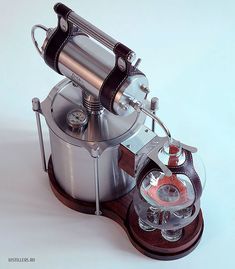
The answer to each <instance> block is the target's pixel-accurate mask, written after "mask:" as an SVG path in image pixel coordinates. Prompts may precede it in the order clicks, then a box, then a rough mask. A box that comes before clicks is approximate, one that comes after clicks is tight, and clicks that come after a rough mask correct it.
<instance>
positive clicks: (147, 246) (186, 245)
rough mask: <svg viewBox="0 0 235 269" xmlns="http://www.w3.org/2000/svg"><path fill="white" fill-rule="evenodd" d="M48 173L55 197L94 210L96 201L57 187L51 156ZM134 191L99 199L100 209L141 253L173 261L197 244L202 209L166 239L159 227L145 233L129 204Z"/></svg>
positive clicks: (86, 210) (70, 204) (83, 210)
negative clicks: (179, 233)
mask: <svg viewBox="0 0 235 269" xmlns="http://www.w3.org/2000/svg"><path fill="white" fill-rule="evenodd" d="M48 175H49V179H50V185H51V188H52V190H53V192H54V194H55V196H56V197H57V198H58V199H59V200H60V201H61V202H62V203H63V204H64V205H66V206H68V207H69V208H71V209H74V210H77V211H79V212H82V213H86V214H94V213H95V203H91V202H85V201H81V200H78V199H74V198H73V197H71V196H70V195H68V194H67V193H65V191H64V190H63V189H62V188H61V187H60V185H59V184H58V182H57V181H56V178H55V175H54V171H53V165H52V160H51V158H50V160H49V164H48ZM134 192H135V188H134V189H133V190H132V191H131V192H129V193H128V194H126V195H124V196H123V197H121V198H119V199H116V200H112V201H108V202H102V203H101V204H100V209H101V211H102V216H105V217H108V218H110V219H112V220H114V221H116V222H117V223H119V224H120V225H121V226H122V228H123V229H124V230H125V231H126V233H127V235H128V237H129V239H130V241H131V243H132V244H133V245H134V247H135V248H137V249H138V250H139V251H140V252H141V253H143V254H144V255H146V256H149V257H151V258H154V259H160V260H173V259H178V258H181V257H183V256H185V255H187V254H188V253H190V252H191V251H192V250H193V249H194V248H195V247H196V246H197V245H198V243H199V241H200V238H201V235H202V232H203V218H202V212H201V211H200V213H199V215H198V216H197V218H196V219H195V220H194V221H193V222H192V223H191V224H190V225H188V226H186V227H185V228H184V229H183V236H182V238H181V239H180V240H178V241H176V242H168V241H166V240H165V239H163V238H162V236H161V233H160V230H156V231H153V232H145V231H143V230H142V229H141V228H140V227H139V224H138V216H137V215H136V213H135V210H134V206H133V203H132V199H133V193H134Z"/></svg>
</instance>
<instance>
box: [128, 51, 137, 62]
mask: <svg viewBox="0 0 235 269" xmlns="http://www.w3.org/2000/svg"><path fill="white" fill-rule="evenodd" d="M135 58H136V54H135V53H134V52H133V51H132V52H131V53H130V54H129V55H128V57H127V61H128V62H129V63H132V62H133V61H134V60H135Z"/></svg>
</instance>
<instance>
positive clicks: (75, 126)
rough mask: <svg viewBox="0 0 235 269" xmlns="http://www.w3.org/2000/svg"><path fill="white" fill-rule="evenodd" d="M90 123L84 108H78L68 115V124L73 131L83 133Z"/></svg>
mask: <svg viewBox="0 0 235 269" xmlns="http://www.w3.org/2000/svg"><path fill="white" fill-rule="evenodd" d="M87 122H88V115H87V112H86V110H85V109H84V108H82V107H81V108H76V109H74V110H72V111H70V112H69V113H68V114H67V124H68V125H69V127H70V128H72V131H75V130H76V131H82V130H84V129H85V127H86V125H87Z"/></svg>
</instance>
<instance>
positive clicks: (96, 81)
mask: <svg viewBox="0 0 235 269" xmlns="http://www.w3.org/2000/svg"><path fill="white" fill-rule="evenodd" d="M114 64H115V57H114V55H112V54H111V53H110V52H109V51H107V50H105V49H104V48H102V47H101V46H99V45H98V44H96V43H95V42H94V41H92V40H91V39H90V38H89V37H87V36H85V35H77V36H73V37H71V38H70V39H69V42H67V44H66V45H65V46H64V48H63V50H62V51H61V53H60V55H59V61H58V67H59V70H60V72H61V73H62V74H64V75H65V76H66V77H68V78H70V79H71V80H72V81H74V82H75V83H77V84H78V85H79V86H80V87H83V88H84V89H86V90H87V91H88V92H89V93H91V94H92V95H93V96H94V97H96V98H98V97H99V91H100V88H101V86H102V84H103V82H104V80H105V79H106V77H107V76H108V74H109V73H110V71H111V70H112V69H113V67H114Z"/></svg>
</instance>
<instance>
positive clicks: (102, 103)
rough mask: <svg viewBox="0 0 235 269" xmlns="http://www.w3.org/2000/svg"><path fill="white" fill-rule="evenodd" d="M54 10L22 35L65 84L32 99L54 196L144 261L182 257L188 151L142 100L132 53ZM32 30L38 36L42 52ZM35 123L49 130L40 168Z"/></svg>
mask: <svg viewBox="0 0 235 269" xmlns="http://www.w3.org/2000/svg"><path fill="white" fill-rule="evenodd" d="M54 10H55V12H56V14H57V16H58V25H57V27H55V28H47V27H45V26H43V25H35V26H33V28H32V32H31V34H32V39H33V42H34V45H35V47H36V49H37V50H38V52H39V54H40V56H41V57H42V58H43V59H44V61H45V63H46V64H47V65H48V66H49V67H51V68H52V69H53V70H54V71H56V72H57V73H59V74H61V75H63V76H65V77H66V78H65V79H63V80H62V81H61V82H59V83H58V84H57V85H56V86H55V87H54V88H53V89H52V90H51V91H50V93H49V95H48V97H47V98H46V99H45V100H44V101H43V102H40V100H39V99H38V98H33V100H32V107H33V111H34V112H35V114H36V120H37V127H38V134H39V142H40V148H41V158H42V164H43V169H44V171H45V172H47V173H48V175H49V180H50V185H51V188H52V190H53V192H54V194H55V195H56V197H57V198H58V199H59V200H60V201H61V202H62V203H64V204H65V205H66V206H68V207H70V208H72V209H74V210H77V211H79V212H83V213H87V214H95V215H101V216H105V217H108V218H111V219H113V220H114V221H116V222H117V223H119V224H120V225H121V226H122V227H123V229H124V230H125V231H126V233H127V235H128V237H129V239H130V241H131V242H132V244H133V245H134V246H135V247H136V248H137V249H138V250H139V251H140V252H142V253H143V254H145V255H147V256H149V257H152V258H155V259H161V260H172V259H177V258H180V257H183V256H185V255H186V254H188V253H190V252H191V251H192V250H193V249H194V248H195V247H196V246H197V245H198V243H199V240H200V238H201V236H202V233H203V217H202V212H201V209H200V197H201V194H202V189H203V186H204V182H205V173H204V168H203V164H202V162H201V161H200V159H199V158H198V156H197V154H195V153H196V151H197V149H196V148H194V147H191V146H188V145H185V144H183V143H181V142H179V141H178V140H175V139H173V138H172V136H171V133H170V131H169V129H168V128H167V127H166V125H165V124H164V123H163V122H162V121H161V120H160V119H159V118H158V117H157V115H156V111H157V109H158V99H157V98H156V97H154V98H152V99H151V100H150V101H149V100H148V94H149V85H148V80H147V78H146V76H145V74H144V73H143V72H142V71H141V70H140V69H139V63H140V59H137V60H136V59H135V58H136V55H135V53H134V51H133V50H131V49H129V48H128V47H127V46H125V45H124V44H122V43H120V42H118V41H116V40H115V39H114V38H112V37H110V36H109V35H107V34H105V33H104V32H102V31H101V30H100V29H98V28H97V27H95V26H94V25H92V24H91V23H89V22H88V21H86V20H85V19H83V18H82V17H80V16H79V15H78V14H76V13H75V12H73V11H72V10H71V9H70V8H68V7H66V6H65V5H63V4H61V3H58V4H56V5H55V6H54ZM37 29H42V30H43V31H45V36H46V37H45V40H44V42H43V44H42V46H39V45H38V42H37V41H36V37H35V32H36V30H37ZM40 115H43V116H44V117H45V120H46V123H47V125H48V128H49V136H50V145H51V156H50V158H49V161H48V164H47V163H46V157H45V151H44V143H43V133H42V128H41V121H40ZM147 117H149V118H151V120H152V126H151V127H150V128H149V127H147V126H146V125H145V120H146V118H147ZM155 124H158V125H159V126H160V127H161V128H162V129H163V131H164V132H165V136H160V135H159V134H157V133H156V131H155Z"/></svg>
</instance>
